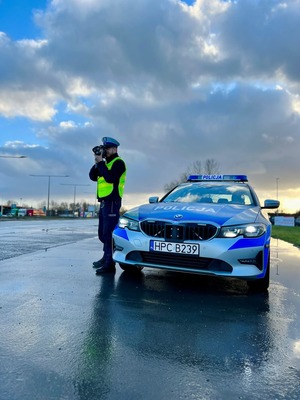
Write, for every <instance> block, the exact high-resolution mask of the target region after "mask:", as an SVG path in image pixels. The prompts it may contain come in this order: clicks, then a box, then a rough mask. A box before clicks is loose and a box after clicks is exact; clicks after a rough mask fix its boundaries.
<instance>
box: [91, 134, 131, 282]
mask: <svg viewBox="0 0 300 400" xmlns="http://www.w3.org/2000/svg"><path fill="white" fill-rule="evenodd" d="M102 143H103V148H102V152H101V154H99V155H96V154H95V165H93V167H92V168H91V170H90V173H89V176H90V179H91V180H92V181H94V182H97V197H98V201H99V202H100V209H99V224H98V238H99V240H100V241H101V242H102V243H103V253H104V254H103V257H102V258H101V259H100V260H98V261H95V262H94V263H93V267H94V268H97V269H96V275H100V274H105V273H114V272H115V271H116V268H115V263H114V261H113V258H112V252H113V249H112V232H113V230H114V228H115V227H116V225H117V223H118V219H119V216H120V213H119V212H120V208H121V203H122V196H123V192H124V186H125V180H126V165H125V162H124V161H123V160H122V158H120V157H119V155H118V152H117V151H118V146H119V145H120V143H119V142H118V141H117V140H116V139H113V138H111V137H104V138H102ZM103 150H104V151H105V159H104V157H103V155H104V154H103Z"/></svg>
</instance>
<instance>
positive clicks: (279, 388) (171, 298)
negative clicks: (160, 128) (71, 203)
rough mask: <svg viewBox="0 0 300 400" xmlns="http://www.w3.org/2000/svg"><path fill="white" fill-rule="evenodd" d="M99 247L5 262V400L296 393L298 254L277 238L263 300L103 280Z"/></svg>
mask: <svg viewBox="0 0 300 400" xmlns="http://www.w3.org/2000/svg"><path fill="white" fill-rule="evenodd" d="M78 229H79V230H80V228H79V227H78ZM84 229H85V228H83V227H82V230H84ZM93 229H94V228H92V226H91V232H92V230H93ZM97 246H98V243H97V240H94V239H89V240H81V241H79V242H78V243H77V244H76V245H66V246H62V247H61V248H54V249H50V251H48V252H47V253H43V252H39V253H36V254H35V256H34V258H33V255H32V254H31V255H30V256H29V255H24V256H22V257H18V259H19V260H22V263H21V264H22V266H21V265H20V266H17V267H16V266H15V263H14V260H17V259H9V260H4V261H2V262H0V274H1V282H0V289H1V291H0V293H1V304H0V317H1V325H0V337H1V342H0V399H1V400H4V399H5V400H6V399H11V400H19V399H20V400H21V399H22V400H33V399H47V400H48V399H53V400H54V399H56V400H57V399H74V400H77V399H78V400H83V399H84V400H99V399H100V400H102V399H109V400H111V399H112V400H114V399H130V400H135V399H136V400H140V399H146V400H148V399H149V400H150V399H151V400H152V399H168V398H172V399H212V400H214V399H220V400H221V399H222V400H223V399H249V400H250V399H295V400H296V399H297V400H298V399H299V398H300V383H299V382H300V322H299V321H300V318H299V317H300V282H299V268H300V266H299V261H300V252H299V250H298V249H296V248H295V247H293V246H291V245H289V244H286V243H284V242H281V241H274V242H272V260H271V285H270V289H269V293H268V294H265V295H260V294H249V293H248V291H247V286H246V284H245V283H244V282H240V281H238V280H233V281H228V280H223V279H214V278H209V277H201V276H193V275H182V274H176V273H168V272H164V271H157V270H150V269H149V270H143V272H142V273H141V274H139V275H130V274H127V273H125V272H121V270H120V269H118V270H117V274H116V275H115V276H103V277H101V276H100V277H98V276H95V275H94V270H93V269H92V268H91V262H92V260H94V258H93V257H96V256H97V251H98V250H97V248H98V247H97ZM12 266H13V268H12ZM50 267H51V270H50Z"/></svg>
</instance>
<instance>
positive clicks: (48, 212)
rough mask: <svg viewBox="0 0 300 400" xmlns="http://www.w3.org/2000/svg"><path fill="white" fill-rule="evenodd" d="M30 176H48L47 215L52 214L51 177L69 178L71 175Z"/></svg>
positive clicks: (44, 176) (46, 176) (45, 176)
mask: <svg viewBox="0 0 300 400" xmlns="http://www.w3.org/2000/svg"><path fill="white" fill-rule="evenodd" d="M30 176H35V177H43V178H48V200H47V215H50V208H49V204H50V186H51V183H50V182H51V178H68V177H69V175H33V174H32V175H30Z"/></svg>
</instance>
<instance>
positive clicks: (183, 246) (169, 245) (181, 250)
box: [150, 240, 200, 255]
mask: <svg viewBox="0 0 300 400" xmlns="http://www.w3.org/2000/svg"><path fill="white" fill-rule="evenodd" d="M150 251H160V252H162V253H177V254H190V255H199V252H200V245H199V244H198V243H174V242H160V241H158V240H151V241H150Z"/></svg>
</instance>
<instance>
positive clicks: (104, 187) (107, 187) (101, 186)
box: [97, 157, 126, 198]
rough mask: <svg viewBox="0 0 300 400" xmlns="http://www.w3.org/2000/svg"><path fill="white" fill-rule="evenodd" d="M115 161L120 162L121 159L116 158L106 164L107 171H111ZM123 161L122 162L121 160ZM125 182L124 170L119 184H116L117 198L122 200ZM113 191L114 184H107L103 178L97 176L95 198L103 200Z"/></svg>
mask: <svg viewBox="0 0 300 400" xmlns="http://www.w3.org/2000/svg"><path fill="white" fill-rule="evenodd" d="M117 160H122V158H121V157H116V158H114V159H113V160H111V161H110V162H109V163H108V164H106V167H107V169H109V170H111V168H112V166H113V163H114V162H115V161H117ZM122 161H123V160H122ZM125 180H126V169H125V171H124V172H123V174H122V175H121V176H120V180H119V184H118V190H119V196H120V197H121V198H122V197H123V193H124V186H125ZM113 189H114V184H113V183H108V182H106V180H105V179H104V177H103V176H99V177H98V179H97V196H98V198H103V197H107V196H109V195H110V194H111V193H112V192H113Z"/></svg>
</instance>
